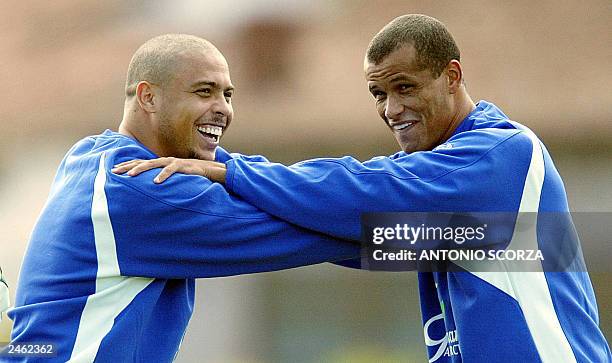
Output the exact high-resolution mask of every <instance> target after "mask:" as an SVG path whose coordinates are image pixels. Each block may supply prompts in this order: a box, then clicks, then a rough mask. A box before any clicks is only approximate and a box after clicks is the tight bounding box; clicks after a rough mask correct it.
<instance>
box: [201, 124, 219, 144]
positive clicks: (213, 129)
mask: <svg viewBox="0 0 612 363" xmlns="http://www.w3.org/2000/svg"><path fill="white" fill-rule="evenodd" d="M197 129H198V132H199V133H200V134H202V135H203V136H204V137H207V138H210V139H212V140H214V142H219V139H220V138H221V135H222V134H223V128H221V127H220V126H212V125H202V126H197Z"/></svg>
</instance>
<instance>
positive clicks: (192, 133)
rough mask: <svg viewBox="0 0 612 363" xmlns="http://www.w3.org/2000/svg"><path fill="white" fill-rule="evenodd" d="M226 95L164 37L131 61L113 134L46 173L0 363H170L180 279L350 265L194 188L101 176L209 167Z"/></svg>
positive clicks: (214, 189) (219, 80)
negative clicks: (180, 163)
mask: <svg viewBox="0 0 612 363" xmlns="http://www.w3.org/2000/svg"><path fill="white" fill-rule="evenodd" d="M232 93H233V86H232V83H231V80H230V74H229V68H228V65H227V62H226V61H225V58H224V57H223V55H222V54H221V53H220V52H219V51H218V50H217V49H216V48H215V47H214V46H213V45H212V44H211V43H209V42H208V41H206V40H204V39H201V38H197V37H195V36H189V35H176V34H174V35H172V34H171V35H164V36H160V37H156V38H153V39H151V40H149V41H148V42H146V43H145V44H143V45H142V46H141V47H140V48H139V49H138V50H137V51H136V53H135V54H134V56H133V58H132V61H131V63H130V66H129V70H128V76H127V82H126V99H125V108H124V116H123V120H122V121H121V125H120V126H119V133H117V132H113V131H110V130H106V131H105V132H104V133H102V134H100V135H96V136H91V137H88V138H85V139H83V140H81V141H79V142H78V143H77V144H76V145H74V146H73V147H72V148H71V149H70V151H69V152H68V154H67V155H66V156H65V158H64V159H63V161H62V163H61V165H60V166H59V169H58V172H57V175H56V177H55V181H54V182H53V186H52V188H51V192H50V195H49V198H48V201H47V203H46V204H45V207H44V209H43V211H42V213H41V215H40V218H39V220H38V222H37V223H36V226H35V228H34V231H33V233H32V236H31V240H30V242H29V244H28V249H27V252H26V256H25V258H24V261H23V264H22V267H21V273H20V278H19V284H18V287H17V294H16V298H15V307H14V308H13V309H11V310H9V312H8V316H9V317H10V318H11V319H12V320H13V321H14V327H13V332H12V337H11V339H12V341H11V343H10V345H9V346H8V348H7V349H6V350H5V351H3V352H0V361H5V360H9V361H11V362H14V361H29V360H38V359H40V358H41V357H42V358H45V362H50V361H57V362H66V361H71V362H92V361H99V362H111V361H116V362H170V361H172V359H173V357H174V356H175V354H176V353H177V350H178V347H179V343H180V341H181V339H182V337H183V336H184V334H185V329H186V327H187V323H188V322H189V318H190V317H191V314H192V310H193V303H194V293H195V292H194V287H195V282H194V278H198V277H218V276H228V275H238V274H245V273H254V272H262V271H273V270H279V269H285V268H291V267H296V266H303V265H309V264H314V263H320V262H326V261H337V260H345V259H351V258H356V257H358V256H359V246H358V244H356V243H349V242H346V241H341V240H334V239H331V238H329V237H326V236H324V235H322V234H319V233H316V232H309V231H307V230H305V229H302V228H300V227H296V226H293V225H290V224H288V223H286V222H283V221H280V220H278V219H276V218H274V217H272V216H270V215H269V214H266V213H265V212H262V211H260V210H258V209H257V208H255V207H253V206H252V205H250V204H248V203H246V202H244V201H242V200H240V199H238V198H236V197H234V196H230V195H229V194H228V193H227V192H226V191H225V189H224V188H223V187H222V186H220V185H219V184H214V183H211V182H210V181H208V180H207V179H204V178H201V177H197V176H189V175H181V176H175V178H173V181H172V182H171V183H169V184H170V185H168V188H159V187H158V186H157V185H155V184H154V183H153V182H152V181H151V179H152V178H151V177H141V178H130V177H129V176H119V175H116V174H113V173H111V171H110V170H111V168H112V166H113V165H114V164H117V163H120V162H122V161H125V160H129V159H134V158H139V159H151V158H155V157H158V156H166V157H195V158H202V159H209V160H212V159H214V157H215V154H216V152H217V146H218V143H219V138H220V137H221V136H222V134H223V132H224V131H225V130H226V129H227V127H228V126H229V125H230V123H231V121H232V117H233V110H232V104H231V99H232ZM218 152H219V154H220V155H222V157H224V158H226V159H227V158H229V157H232V156H231V155H229V154H227V153H225V152H224V151H222V150H219V151H218ZM237 157H238V156H237ZM249 160H251V161H256V160H261V159H257V158H255V159H249ZM0 287H3V285H2V282H0ZM1 292H2V290H1V289H0V293H1ZM1 302H2V301H1V300H0V303H1ZM0 308H1V306H0ZM28 346H34V349H33V350H34V352H32V350H28V349H26V348H27V347H28ZM15 347H19V349H16V348H15ZM20 347H25V348H24V349H25V350H24V349H21V348H20ZM43 349H44V352H42V350H43ZM29 353H31V354H29ZM35 353H38V354H35Z"/></svg>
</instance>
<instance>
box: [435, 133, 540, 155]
mask: <svg viewBox="0 0 612 363" xmlns="http://www.w3.org/2000/svg"><path fill="white" fill-rule="evenodd" d="M532 134H533V133H532V132H531V131H530V130H528V129H521V128H480V129H474V130H468V131H464V132H461V133H459V134H456V135H454V136H453V137H451V138H450V139H448V140H447V141H446V142H444V143H443V144H440V145H438V146H436V147H435V148H434V149H433V151H437V152H443V151H445V150H451V149H452V150H455V151H457V152H458V151H464V152H469V153H474V154H479V155H482V154H485V153H490V152H492V151H494V150H496V149H498V148H500V147H501V146H504V147H508V146H511V147H513V148H515V150H516V152H521V151H522V150H523V149H524V150H525V151H527V150H531V147H532V139H533V138H534V137H535V135H532Z"/></svg>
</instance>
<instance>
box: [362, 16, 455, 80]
mask: <svg viewBox="0 0 612 363" xmlns="http://www.w3.org/2000/svg"><path fill="white" fill-rule="evenodd" d="M408 44H412V45H413V46H414V48H415V50H416V60H417V64H418V65H419V67H421V68H422V69H429V70H430V71H431V72H432V75H433V76H434V77H435V78H437V77H439V76H440V74H441V73H442V71H443V70H444V68H445V67H446V65H447V64H448V62H450V61H451V60H453V59H456V60H457V61H460V54H459V47H457V44H456V43H455V40H454V39H453V36H452V35H451V34H450V32H449V31H448V30H447V29H446V26H445V25H444V24H443V23H442V22H440V21H439V20H437V19H435V18H432V17H430V16H427V15H421V14H409V15H402V16H400V17H397V18H395V19H393V20H392V21H391V22H390V23H389V24H387V25H385V27H384V28H382V29H381V30H380V31H379V32H378V34H376V35H375V36H374V38H373V39H372V41H371V42H370V45H369V46H368V50H367V53H366V58H367V60H368V62H370V63H374V64H379V63H380V62H382V61H383V60H384V59H385V58H386V57H387V56H388V55H389V54H391V53H392V52H394V51H395V50H397V49H399V48H401V47H402V46H404V45H408Z"/></svg>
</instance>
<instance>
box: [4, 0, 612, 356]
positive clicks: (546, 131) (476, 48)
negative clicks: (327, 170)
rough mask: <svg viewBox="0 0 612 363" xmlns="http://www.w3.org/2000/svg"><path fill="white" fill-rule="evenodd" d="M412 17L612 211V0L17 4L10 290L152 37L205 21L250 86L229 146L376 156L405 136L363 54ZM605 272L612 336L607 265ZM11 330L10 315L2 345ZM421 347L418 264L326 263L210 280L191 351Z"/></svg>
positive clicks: (606, 321)
mask: <svg viewBox="0 0 612 363" xmlns="http://www.w3.org/2000/svg"><path fill="white" fill-rule="evenodd" d="M405 13H424V14H428V15H431V16H434V17H436V18H438V19H440V20H441V21H443V22H444V23H445V24H446V25H447V26H448V28H449V30H450V31H451V32H452V33H453V35H454V37H455V39H456V41H457V43H458V44H459V47H460V49H461V52H462V64H463V68H464V74H465V77H466V80H467V87H468V92H469V93H470V94H471V96H472V98H473V99H474V100H479V99H486V100H488V101H491V102H494V103H496V104H497V105H498V106H500V107H501V108H502V109H503V110H504V111H505V112H506V114H508V115H509V116H510V117H511V118H513V119H514V120H517V121H519V122H522V123H524V124H525V125H527V126H529V127H530V128H532V129H533V130H534V131H535V132H536V133H537V134H538V135H539V136H540V137H541V138H542V139H543V140H544V142H545V143H546V145H547V146H548V148H549V150H550V152H551V154H552V156H553V158H554V160H555V162H556V165H557V167H558V169H559V171H560V173H561V175H562V177H563V178H564V181H565V185H566V188H567V191H568V195H569V199H570V203H571V208H572V210H573V211H581V212H582V211H591V212H612V193H610V187H612V185H611V181H612V167H611V165H612V163H611V161H612V154H611V151H610V143H611V141H612V125H611V121H612V109H611V107H610V105H611V104H612V103H611V101H612V92H611V86H610V85H611V84H612V75H611V74H612V73H610V59H612V46H611V44H612V43H611V41H610V34H611V33H612V32H611V30H612V26H611V24H612V5H611V3H610V2H609V1H606V0H602V1H597V0H587V1H581V2H578V1H558V0H545V1H537V2H533V1H522V0H519V1H512V2H505V1H497V2H491V1H484V0H483V1H478V0H467V1H461V2H457V1H436V2H422V1H406V0H403V1H365V0H364V1H358V0H355V1H352V0H344V1H341V0H338V1H299V0H289V1H283V2H278V1H273V0H260V1H249V0H241V1H239V0H235V1H232V2H222V1H214V2H213V1H198V0H191V1H155V2H150V1H129V2H126V1H120V0H108V1H82V0H57V1H53V2H35V1H3V2H2V3H1V4H0V14H2V15H0V18H1V19H2V21H0V39H1V40H0V53H1V54H2V56H1V57H0V59H1V61H0V79H1V80H2V87H1V88H0V100H1V101H0V120H1V122H2V131H1V132H0V200H1V204H0V230H2V231H3V236H2V242H1V244H0V266H2V268H3V270H4V273H5V276H6V279H7V281H8V282H9V284H10V286H11V288H12V289H11V294H12V295H13V296H14V287H15V286H16V284H17V279H18V274H19V267H20V263H21V259H22V257H23V253H24V250H25V247H26V244H27V240H28V236H29V234H30V231H31V229H32V226H33V225H34V223H35V221H36V218H37V215H38V213H39V212H40V210H41V208H42V206H43V204H44V201H45V199H46V196H47V193H48V191H49V186H50V183H51V181H52V178H53V175H54V173H55V169H56V167H57V165H58V163H59V161H60V160H61V158H62V157H63V155H64V153H65V152H66V151H67V150H68V148H69V147H70V146H71V145H72V144H74V143H75V142H76V141H78V140H79V139H81V138H83V137H84V136H86V135H90V134H97V133H100V132H102V131H103V130H104V129H106V128H110V129H113V130H116V128H117V125H118V123H119V121H120V120H121V117H122V111H123V88H124V80H125V73H126V70H127V65H128V63H129V61H130V58H131V56H132V54H133V52H134V51H135V50H136V49H137V48H138V46H139V45H140V44H142V43H143V42H144V41H146V40H147V39H149V38H151V37H153V36H155V35H159V34H163V33H171V32H181V33H191V34H195V35H198V36H202V37H204V38H207V39H209V40H210V41H212V42H213V43H214V44H216V45H217V47H218V48H219V49H220V50H221V51H222V52H223V53H224V54H225V56H226V58H227V60H228V62H229V64H230V69H231V76H232V80H233V83H234V84H235V86H236V87H237V92H236V94H235V98H234V109H235V113H236V117H235V119H234V122H233V124H232V125H233V126H232V127H231V128H230V129H229V132H228V133H227V135H226V136H225V138H224V139H223V146H225V147H226V148H228V149H230V150H232V151H236V152H242V153H246V154H264V155H266V156H268V157H269V158H270V159H273V160H275V161H280V162H285V163H291V162H295V161H298V160H300V159H303V158H312V157H318V156H342V155H347V154H350V155H354V156H356V157H358V158H360V159H367V158H370V157H372V156H375V155H388V154H391V153H393V152H395V151H396V150H397V146H396V144H395V141H394V139H393V137H392V136H391V135H390V134H389V133H388V131H387V129H386V128H385V126H384V125H383V122H382V121H381V120H380V119H379V118H378V116H377V114H376V112H375V108H374V101H373V99H372V98H371V96H370V95H369V93H368V91H367V88H366V85H365V82H364V76H363V55H364V52H365V49H366V47H367V45H368V43H369V41H370V39H371V38H372V36H373V35H374V34H375V33H376V32H377V31H378V30H379V29H380V28H381V27H383V26H384V25H385V24H386V23H387V22H389V21H390V20H391V19H393V18H394V17H396V16H399V15H402V14H405ZM610 224H612V223H610ZM606 237H608V236H606ZM608 241H609V240H606V241H605V242H606V243H607V242H608ZM602 246H608V244H605V245H602ZM602 251H603V252H602V253H603V254H604V255H605V256H609V252H608V250H607V248H604V249H602ZM606 254H607V255H606ZM607 261H609V260H607ZM587 262H589V261H587ZM590 268H591V277H592V280H593V284H594V286H595V290H596V294H597V298H598V303H599V311H600V317H601V326H602V328H603V330H604V333H605V334H606V335H607V336H608V337H610V334H611V332H612V330H611V329H612V313H611V310H612V287H611V286H610V276H611V275H610V272H609V271H610V270H609V268H608V269H607V271H606V269H605V268H601V267H600V266H593V264H592V263H590ZM9 334H10V321H8V320H6V319H5V320H4V321H3V322H2V323H1V324H0V341H8V336H9ZM423 343H424V341H423V334H422V325H421V322H420V310H419V305H418V296H417V286H416V275H415V274H414V273H402V274H393V273H368V272H361V271H353V270H348V269H342V268H340V267H335V266H331V265H319V266H312V267H306V268H299V269H294V270H291V271H282V272H274V273H265V274H260V275H250V276H242V277H231V278H221V279H209V280H199V281H198V290H197V302H196V307H195V313H194V316H193V318H192V320H191V323H190V326H189V329H188V331H187V335H186V337H185V340H184V342H183V345H182V348H181V351H180V354H179V357H178V361H179V362H195V361H198V362H373V361H377V362H382V361H388V362H424V361H426V358H425V347H424V344H423Z"/></svg>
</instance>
